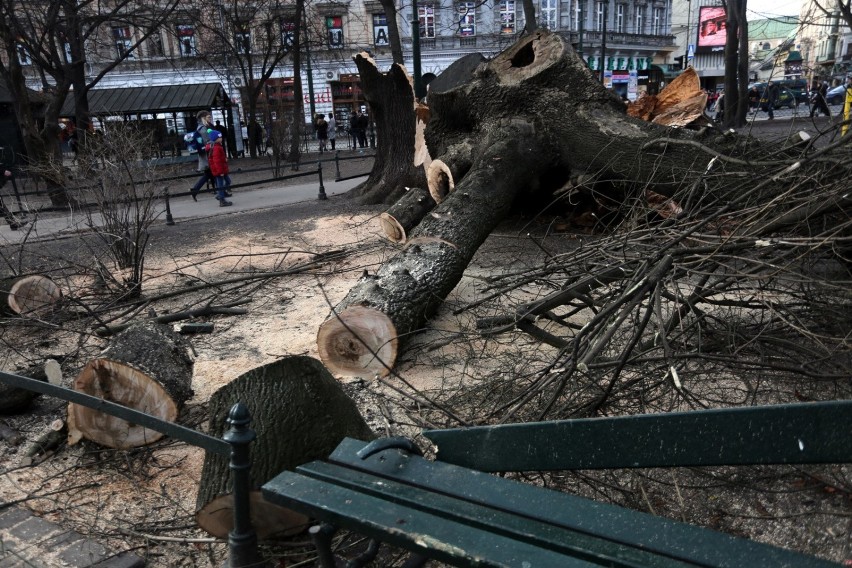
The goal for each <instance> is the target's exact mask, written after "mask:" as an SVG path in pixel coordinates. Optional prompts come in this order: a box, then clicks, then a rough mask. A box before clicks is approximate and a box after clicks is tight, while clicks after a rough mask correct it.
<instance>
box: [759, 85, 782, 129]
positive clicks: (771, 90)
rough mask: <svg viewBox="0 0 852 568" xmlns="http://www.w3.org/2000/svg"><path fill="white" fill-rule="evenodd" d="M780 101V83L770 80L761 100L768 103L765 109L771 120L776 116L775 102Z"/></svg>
mask: <svg viewBox="0 0 852 568" xmlns="http://www.w3.org/2000/svg"><path fill="white" fill-rule="evenodd" d="M777 101H778V85H776V84H775V83H773V82H772V81H769V82H768V83H766V87H764V89H763V96H762V97H761V101H760V102H762V103H763V104H765V105H766V108H764V109H763V110H765V111H766V114H768V115H769V120H772V119H774V118H775V103H776V102H777Z"/></svg>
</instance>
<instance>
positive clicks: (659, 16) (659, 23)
mask: <svg viewBox="0 0 852 568" xmlns="http://www.w3.org/2000/svg"><path fill="white" fill-rule="evenodd" d="M653 25H654V35H663V34H664V33H666V9H665V8H662V7H656V8H654V24H653Z"/></svg>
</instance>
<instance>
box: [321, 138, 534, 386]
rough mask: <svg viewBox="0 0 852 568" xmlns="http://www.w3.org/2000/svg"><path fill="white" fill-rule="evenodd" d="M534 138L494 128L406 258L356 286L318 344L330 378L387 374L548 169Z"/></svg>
mask: <svg viewBox="0 0 852 568" xmlns="http://www.w3.org/2000/svg"><path fill="white" fill-rule="evenodd" d="M535 135H536V133H535V130H534V128H533V127H532V125H530V124H529V123H524V122H512V123H510V124H502V125H500V126H499V127H496V126H495V128H494V130H493V133H492V135H491V136H489V139H488V142H489V143H488V146H487V149H486V150H485V151H484V152H483V153H482V154H481V155H480V156H479V157H478V159H477V161H476V162H475V163H474V165H473V167H472V168H471V171H470V174H469V175H468V176H466V177H465V178H464V179H463V180H462V182H461V183H460V184H459V185H458V186H457V188H456V191H455V192H454V193H452V194H450V196H449V197H448V198H447V199H446V200H445V201H444V203H442V204H441V205H440V206H439V208H437V209H436V210H435V211H433V212H432V214H430V215H427V216H426V217H425V218H424V220H423V221H422V222H421V223H420V225H419V226H418V227H417V229H416V230H415V231H414V232H413V233H412V235H411V238H410V239H409V241H408V246H407V247H406V248H405V250H403V251H402V252H400V253H399V254H397V255H396V256H394V257H393V258H391V259H390V260H389V261H387V262H386V263H385V264H383V265H382V267H381V268H380V269H379V271H378V272H377V273H376V274H375V275H366V276H364V277H363V278H361V280H359V281H358V283H357V284H356V285H355V287H354V288H353V289H352V290H351V291H350V292H349V294H347V296H346V298H344V300H343V301H342V302H341V303H340V304H338V306H337V307H336V308H335V310H334V313H333V314H332V316H331V317H330V318H329V319H328V320H326V321H325V323H323V324H322V325H321V326H320V329H319V334H318V336H317V347H318V349H319V355H320V358H321V359H322V361H323V363H325V365H326V367H328V369H329V370H330V371H332V372H333V373H339V374H345V375H368V376H370V375H373V374H379V375H381V376H385V375H387V374H388V373H389V372H390V370H391V369H392V368H393V366H394V364H395V362H396V359H397V356H398V355H399V347H400V342H401V340H402V338H404V337H405V336H407V335H409V334H410V333H412V332H414V331H416V330H417V329H419V328H420V326H421V325H422V324H423V322H424V321H425V320H426V318H427V317H429V316H430V315H431V314H432V313H433V312H434V311H435V309H437V307H438V306H439V305H440V304H441V303H442V302H443V299H444V298H445V297H446V296H447V294H449V293H450V291H451V290H452V289H453V288H454V287H455V286H456V284H457V283H458V281H459V280H460V279H461V276H462V274H463V273H464V270H465V268H466V267H467V265H468V263H469V262H470V259H471V258H472V257H473V254H474V253H475V252H476V250H477V249H478V248H479V246H480V245H481V244H482V242H483V241H484V240H485V239H486V238H487V237H488V235H489V234H490V233H491V231H492V230H493V229H494V227H495V226H496V225H497V223H499V222H500V221H501V220H502V219H503V217H504V216H505V215H506V214H507V213H508V212H509V210H510V209H511V207H512V203H513V202H514V199H515V196H516V195H517V193H518V192H519V191H520V190H521V188H523V187H525V186H526V182H527V181H529V180H530V179H531V178H532V179H535V178H536V177H537V174H540V173H542V172H543V171H544V170H545V168H546V167H547V165H548V162H547V153H546V152H544V151H539V147H538V145H537V144H533V143H529V141H530V140H534V139H535ZM518 163H523V164H525V169H521V168H518V167H516V164H518ZM461 219H464V220H465V221H464V222H459V220H461Z"/></svg>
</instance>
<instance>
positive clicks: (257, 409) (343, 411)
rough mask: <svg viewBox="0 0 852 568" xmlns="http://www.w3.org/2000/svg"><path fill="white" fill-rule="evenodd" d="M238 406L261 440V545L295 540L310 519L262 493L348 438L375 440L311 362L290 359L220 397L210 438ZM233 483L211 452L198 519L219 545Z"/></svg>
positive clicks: (256, 457) (257, 481) (254, 452)
mask: <svg viewBox="0 0 852 568" xmlns="http://www.w3.org/2000/svg"><path fill="white" fill-rule="evenodd" d="M237 402H242V403H243V404H245V405H246V406H248V408H249V411H250V412H251V418H252V421H251V428H252V429H254V430H255V432H256V433H257V439H256V440H255V441H254V442H252V444H251V456H252V465H251V478H252V496H251V515H252V524H253V526H254V527H255V529H256V531H257V534H258V538H260V539H269V538H274V537H280V536H286V535H291V534H295V533H298V532H300V531H302V530H303V529H305V528H307V522H308V519H307V518H306V517H304V516H303V515H300V514H298V513H295V512H293V511H290V510H288V509H285V508H283V507H279V506H278V505H273V504H271V503H268V502H267V501H265V500H264V499H263V495H262V494H261V492H260V489H259V488H260V486H261V485H263V484H264V483H266V482H267V481H269V480H270V479H272V478H273V477H275V476H276V475H278V474H279V473H281V472H282V471H284V470H290V469H294V468H295V467H296V466H298V465H301V464H303V463H306V462H309V461H311V460H314V459H320V458H325V457H327V456H328V455H329V454H330V453H331V452H332V450H333V449H334V448H335V447H336V446H337V444H339V443H340V441H341V440H342V439H343V438H344V437H346V436H349V437H352V438H358V439H360V440H370V439H372V438H374V435H373V433H372V431H371V430H370V428H369V427H368V426H367V423H366V422H365V421H364V419H363V418H362V417H361V414H360V413H359V412H358V408H357V407H356V406H355V403H354V402H353V401H352V399H350V398H349V397H348V396H347V395H346V393H344V392H343V389H342V388H341V387H340V385H339V384H338V383H337V381H335V380H334V377H332V376H331V374H329V372H328V371H327V370H326V369H325V368H324V367H323V366H322V364H321V363H320V362H319V361H317V360H316V359H312V358H310V357H302V356H296V357H286V358H284V359H280V360H278V361H275V362H274V363H270V364H268V365H264V366H263V367H258V368H256V369H252V370H251V371H249V372H248V373H245V374H244V375H241V376H240V377H238V378H237V379H235V380H234V381H232V382H230V383H228V384H227V385H226V386H224V387H222V388H221V389H219V390H218V391H216V393H214V394H213V396H212V397H211V398H210V429H209V432H210V434H211V435H213V436H222V435H223V434H224V433H225V432H226V431H227V430H228V425H227V417H228V412H229V411H230V409H231V407H232V406H233V405H234V404H236V403H237ZM231 479H232V475H231V470H230V468H229V464H228V460H227V459H226V458H225V457H223V456H220V455H217V454H213V453H207V455H206V457H205V460H204V468H203V469H202V472H201V481H200V483H199V488H198V496H197V499H196V508H197V511H198V512H197V514H196V520H197V521H198V524H199V526H200V527H201V528H203V529H204V530H206V531H207V532H209V533H210V534H212V535H214V536H217V537H219V538H226V537H227V535H228V532H229V531H230V530H231V528H232V522H233V496H232V494H231V492H230V488H231V487H232V481H231Z"/></svg>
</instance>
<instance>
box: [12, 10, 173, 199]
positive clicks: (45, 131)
mask: <svg viewBox="0 0 852 568" xmlns="http://www.w3.org/2000/svg"><path fill="white" fill-rule="evenodd" d="M177 5H178V0H168V1H166V2H162V3H157V4H154V5H147V4H143V3H139V2H136V1H135V0H120V1H117V2H113V3H109V4H104V3H101V2H95V1H94V0H85V1H77V0H61V1H57V2H48V3H45V4H44V8H45V9H43V10H42V9H32V8H33V7H32V6H27V5H26V4H25V3H22V2H19V1H16V0H3V1H2V2H0V17H2V23H0V41H2V42H3V45H4V48H5V52H6V55H7V57H5V58H3V59H0V74H2V77H3V78H4V79H5V80H6V82H7V83H8V84H9V88H10V90H11V91H12V92H13V93H14V94H15V97H14V98H15V105H14V106H15V109H14V110H15V114H16V117H17V119H18V123H19V124H20V125H21V130H22V131H23V133H24V145H25V148H26V150H27V157H28V161H29V163H30V164H39V169H40V170H41V171H45V172H52V175H53V177H50V178H45V181H46V183H47V184H48V188H49V194H50V197H51V202H52V203H53V204H54V205H65V204H67V203H68V196H67V193H66V192H65V191H64V187H65V177H64V170H63V168H61V167H50V165H49V164H50V163H53V162H57V163H61V154H60V148H59V145H58V143H57V141H58V139H59V113H60V111H61V109H62V106H63V104H64V103H65V99H66V98H67V96H68V95H69V93H70V92H72V90H71V89H72V87H73V96H74V108H75V120H76V123H77V125H78V127H79V137H80V146H81V149H82V150H83V151H85V138H86V131H87V127H88V125H89V122H90V115H89V104H88V92H89V90H90V89H92V88H93V87H94V86H95V85H97V84H98V83H99V82H100V81H101V79H103V78H104V76H106V75H107V74H108V73H110V72H111V71H113V70H114V69H115V68H116V67H117V66H118V65H119V64H121V63H122V62H124V61H125V60H127V59H128V58H130V57H133V55H134V53H136V52H137V50H138V49H139V47H140V45H142V44H143V42H145V41H147V40H148V38H150V37H151V36H152V35H153V34H155V33H158V32H159V30H160V27H161V26H162V25H163V24H164V23H165V22H166V21H167V20H168V18H170V17H171V15H172V13H173V12H174V9H175V7H176V6H177ZM116 29H122V30H124V29H127V30H128V32H129V35H128V37H127V38H125V39H123V40H122V43H121V46H120V48H119V46H118V43H116V42H115V41H114V39H113V38H114V34H115V33H116V32H115V30H116ZM131 30H132V31H131ZM21 57H26V58H27V60H28V62H29V63H30V64H31V65H32V67H33V69H35V71H36V72H37V73H38V76H39V78H40V81H41V86H42V93H41V94H40V95H38V97H39V100H41V101H42V104H43V105H44V114H43V121H38V120H37V119H36V118H35V117H36V114H35V113H33V112H32V109H33V105H34V104H35V102H36V101H35V100H34V96H35V95H34V94H33V92H32V91H29V90H28V89H27V88H26V82H25V79H26V78H25V76H24V71H23V68H22V65H21V59H20V58H21ZM92 57H93V58H94V60H95V61H97V62H98V63H99V64H100V70H99V71H98V72H97V73H96V74H94V75H93V76H91V77H88V78H87V77H86V63H87V62H88V61H89V59H90V58H92ZM44 166H47V167H44Z"/></svg>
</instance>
